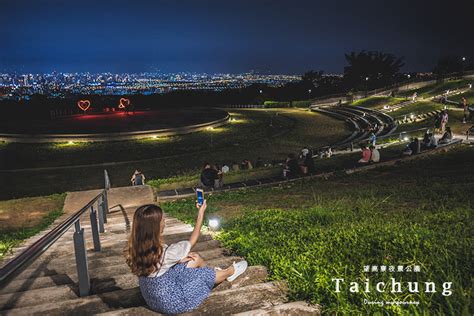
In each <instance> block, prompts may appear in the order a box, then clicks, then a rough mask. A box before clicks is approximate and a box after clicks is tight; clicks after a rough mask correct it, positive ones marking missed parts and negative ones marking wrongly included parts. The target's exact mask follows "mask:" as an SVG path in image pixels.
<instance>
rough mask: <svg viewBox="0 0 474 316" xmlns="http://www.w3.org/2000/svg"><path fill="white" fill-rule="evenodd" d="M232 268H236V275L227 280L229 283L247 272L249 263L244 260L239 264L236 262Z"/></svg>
mask: <svg viewBox="0 0 474 316" xmlns="http://www.w3.org/2000/svg"><path fill="white" fill-rule="evenodd" d="M232 266H233V267H234V274H232V275H231V276H230V277H228V278H227V281H229V282H232V281H234V280H235V279H237V277H238V276H239V275H241V274H242V273H244V272H245V270H247V266H248V263H247V261H245V260H243V261H240V262H237V263H235V262H234V263H233V264H232Z"/></svg>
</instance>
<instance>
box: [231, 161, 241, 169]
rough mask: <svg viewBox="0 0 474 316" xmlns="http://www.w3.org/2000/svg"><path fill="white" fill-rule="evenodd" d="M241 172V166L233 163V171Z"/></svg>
mask: <svg viewBox="0 0 474 316" xmlns="http://www.w3.org/2000/svg"><path fill="white" fill-rule="evenodd" d="M239 170H240V166H239V164H238V163H237V162H235V161H234V162H233V163H232V171H239Z"/></svg>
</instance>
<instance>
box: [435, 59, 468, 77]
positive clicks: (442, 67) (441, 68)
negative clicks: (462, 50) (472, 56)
mask: <svg viewBox="0 0 474 316" xmlns="http://www.w3.org/2000/svg"><path fill="white" fill-rule="evenodd" d="M463 63H464V61H463V60H462V57H461V56H444V57H441V58H440V59H439V60H438V63H437V64H436V66H435V68H434V69H433V73H434V74H436V75H437V76H438V77H443V76H445V75H447V74H452V73H456V72H462V71H463V66H465V65H463ZM469 68H470V67H469V66H468V67H466V68H465V69H464V70H468V69H469Z"/></svg>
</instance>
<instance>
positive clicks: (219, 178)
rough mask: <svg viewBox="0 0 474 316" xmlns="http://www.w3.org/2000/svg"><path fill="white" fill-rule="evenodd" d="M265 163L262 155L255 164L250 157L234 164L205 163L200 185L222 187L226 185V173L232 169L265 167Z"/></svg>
mask: <svg viewBox="0 0 474 316" xmlns="http://www.w3.org/2000/svg"><path fill="white" fill-rule="evenodd" d="M264 166H265V163H264V162H263V159H262V158H261V157H258V158H257V160H256V161H255V164H252V162H251V161H250V160H249V159H243V160H242V161H241V162H240V163H237V162H235V161H234V162H232V164H227V163H224V164H223V165H222V166H220V165H218V164H214V165H212V164H210V163H208V162H206V163H204V166H203V168H202V171H201V176H200V185H201V186H202V187H205V188H215V189H218V188H222V186H223V185H224V174H226V173H228V172H230V171H234V172H235V171H240V170H252V169H253V168H261V167H264Z"/></svg>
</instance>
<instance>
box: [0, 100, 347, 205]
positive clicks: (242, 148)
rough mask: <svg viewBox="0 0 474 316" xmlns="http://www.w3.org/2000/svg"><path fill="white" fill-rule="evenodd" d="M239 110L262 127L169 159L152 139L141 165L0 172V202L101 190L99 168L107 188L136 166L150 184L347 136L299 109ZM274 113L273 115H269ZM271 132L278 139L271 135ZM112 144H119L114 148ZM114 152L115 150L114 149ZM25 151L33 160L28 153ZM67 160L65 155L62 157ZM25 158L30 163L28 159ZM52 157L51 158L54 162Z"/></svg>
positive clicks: (216, 134)
mask: <svg viewBox="0 0 474 316" xmlns="http://www.w3.org/2000/svg"><path fill="white" fill-rule="evenodd" d="M239 112H240V113H243V115H244V114H245V117H246V118H249V119H251V118H252V117H254V115H255V116H256V117H263V119H262V123H261V124H259V125H258V126H256V127H255V129H254V128H250V127H249V126H247V125H246V124H245V123H238V122H236V123H235V126H237V127H236V129H238V130H237V131H236V132H235V133H234V134H226V133H224V132H221V131H219V130H215V131H209V132H208V133H207V134H206V135H207V136H206V137H207V142H206V141H204V140H203V139H201V141H200V142H199V141H198V140H196V142H197V143H196V144H193V145H192V146H191V147H190V148H188V147H186V146H185V145H184V144H183V145H182V146H181V147H180V146H179V145H178V146H177V147H179V148H178V150H180V153H181V154H179V155H170V152H171V150H170V152H159V151H158V150H157V149H156V148H155V147H153V145H152V142H153V141H151V140H150V141H149V144H150V147H151V148H152V149H153V148H155V150H157V151H156V152H155V153H154V155H153V159H149V160H146V161H137V162H133V161H132V162H127V163H122V164H114V165H107V166H100V165H99V166H93V167H76V168H74V167H70V168H69V167H68V168H64V169H56V170H35V171H19V172H13V173H12V172H0V178H3V179H6V178H8V179H9V185H8V186H7V185H6V183H2V190H1V192H0V199H8V198H15V197H24V196H38V195H46V194H53V193H60V192H64V191H72V190H86V189H91V188H99V187H102V186H103V182H104V180H103V170H104V169H107V171H108V173H109V175H110V178H111V182H112V186H126V185H129V184H130V182H129V180H130V177H131V175H132V173H133V171H134V170H135V169H136V168H140V169H141V170H142V171H143V172H144V174H145V175H146V177H147V179H155V180H156V179H162V178H169V177H175V176H181V175H185V176H187V175H190V174H196V173H197V172H198V170H199V169H200V168H201V166H202V164H203V163H204V162H205V161H210V162H212V163H221V164H222V163H224V162H226V163H232V162H233V161H236V162H240V161H241V160H243V159H245V158H246V159H250V160H252V161H255V160H256V159H257V157H262V159H263V160H264V161H272V160H283V159H285V157H286V156H287V155H288V153H290V152H295V153H296V152H299V150H301V148H302V147H303V146H310V147H321V146H325V145H328V144H332V143H334V142H337V141H340V140H342V139H343V138H345V137H347V135H348V134H350V131H349V130H348V127H347V126H346V125H345V123H344V122H342V121H339V120H336V119H333V118H331V117H327V116H324V115H322V114H319V113H315V112H311V111H306V110H302V109H269V110H242V111H239ZM276 113H279V115H278V116H275V114H276ZM270 117H273V127H269V123H270ZM290 123H291V124H290ZM256 130H263V131H265V132H262V131H256ZM238 131H240V133H242V135H240V134H239V132H238ZM280 132H282V133H280ZM211 133H212V135H213V136H212V137H213V145H212V146H210V137H211ZM251 133H255V134H258V135H261V137H255V136H249V134H251ZM277 133H280V135H279V136H275V135H276V134H277ZM188 136H189V137H197V136H193V135H188ZM245 137H250V139H253V140H254V141H246V140H245ZM156 141H159V140H156ZM117 145H118V146H120V144H117ZM171 145H172V144H171ZM171 145H170V146H171ZM7 146H9V145H7ZM98 146H101V145H98ZM104 146H105V145H104ZM110 146H113V144H111V145H110ZM175 146H176V145H175ZM145 147H146V146H145ZM119 148H121V147H119ZM152 149H150V151H152ZM122 150H123V151H126V148H122ZM116 151H117V152H118V151H120V150H119V149H116ZM29 152H30V155H33V157H34V152H32V151H29ZM13 154H14V151H13V152H11V155H12V156H13ZM77 155H79V156H80V155H81V152H80V151H78V152H77V153H76V155H75V156H74V157H77ZM84 155H86V156H87V157H91V159H95V160H98V161H102V160H103V161H107V160H108V159H110V157H109V154H108V153H107V152H102V151H98V152H87V151H86V153H85V154H84ZM86 156H85V157H86ZM67 157H68V156H67V155H65V156H64V159H66V158H67ZM28 159H29V161H32V159H31V156H30V158H28ZM58 159H59V158H57V157H56V158H55V160H58ZM78 159H79V158H78ZM81 159H82V158H81ZM100 159H102V160H100ZM59 160H60V159H59ZM11 188H14V189H11Z"/></svg>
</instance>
